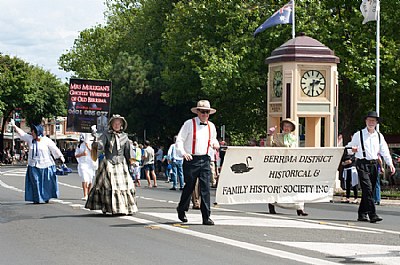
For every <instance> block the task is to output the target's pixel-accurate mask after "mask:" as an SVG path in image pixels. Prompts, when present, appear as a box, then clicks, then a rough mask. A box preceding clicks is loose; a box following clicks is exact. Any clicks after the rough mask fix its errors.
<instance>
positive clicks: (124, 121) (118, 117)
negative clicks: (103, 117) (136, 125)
mask: <svg viewBox="0 0 400 265" xmlns="http://www.w3.org/2000/svg"><path fill="white" fill-rule="evenodd" d="M116 119H120V120H121V121H122V131H125V130H126V128H128V123H127V122H126V120H125V118H124V117H122V116H121V115H119V114H114V115H112V117H111V119H110V121H109V122H108V128H110V129H112V125H111V124H112V123H113V121H114V120H116Z"/></svg>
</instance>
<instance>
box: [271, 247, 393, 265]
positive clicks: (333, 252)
mask: <svg viewBox="0 0 400 265" xmlns="http://www.w3.org/2000/svg"><path fill="white" fill-rule="evenodd" d="M270 242H272V243H276V244H281V245H285V246H290V247H295V248H301V249H307V250H312V251H316V252H320V253H324V254H325V255H330V256H332V257H335V258H337V259H339V262H340V263H342V264H343V263H349V264H350V263H351V264H359V263H373V264H384V265H397V264H400V246H390V245H377V244H351V243H323V242H287V241H270Z"/></svg>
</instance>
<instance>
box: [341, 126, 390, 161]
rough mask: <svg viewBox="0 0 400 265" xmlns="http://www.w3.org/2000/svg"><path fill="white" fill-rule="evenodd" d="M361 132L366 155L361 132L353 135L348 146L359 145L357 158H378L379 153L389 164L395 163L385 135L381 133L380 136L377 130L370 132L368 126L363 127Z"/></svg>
mask: <svg viewBox="0 0 400 265" xmlns="http://www.w3.org/2000/svg"><path fill="white" fill-rule="evenodd" d="M361 133H362V134H363V140H364V148H365V157H364V154H363V149H362V145H361V139H360V132H356V133H355V134H354V135H353V138H352V140H351V141H350V142H349V143H348V144H347V146H348V147H354V146H357V147H358V150H357V152H356V153H355V156H356V158H357V159H367V160H372V159H374V160H377V159H378V155H380V156H381V157H383V159H384V160H385V162H386V164H387V165H389V166H391V165H393V162H392V157H391V155H390V151H389V148H388V145H387V143H386V141H385V138H384V137H383V135H382V134H380V136H379V135H378V132H377V131H374V132H373V133H369V132H368V130H367V128H364V129H362V130H361ZM379 137H380V143H379Z"/></svg>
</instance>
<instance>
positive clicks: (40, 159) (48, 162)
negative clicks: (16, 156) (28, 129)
mask: <svg viewBox="0 0 400 265" xmlns="http://www.w3.org/2000/svg"><path fill="white" fill-rule="evenodd" d="M20 138H21V140H23V141H25V142H26V143H27V144H28V147H29V153H28V165H29V166H32V167H37V168H47V167H50V166H53V165H55V163H54V160H53V158H52V157H51V155H50V154H52V155H53V156H54V158H59V157H61V156H62V153H61V151H60V149H58V147H57V145H56V144H55V143H54V142H53V141H52V140H51V139H49V138H47V137H46V136H43V137H42V138H40V140H39V141H36V142H35V143H32V140H33V137H32V135H30V134H27V133H25V132H24V133H23V134H21V135H20ZM36 143H37V145H36Z"/></svg>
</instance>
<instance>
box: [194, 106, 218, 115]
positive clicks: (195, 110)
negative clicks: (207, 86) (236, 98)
mask: <svg viewBox="0 0 400 265" xmlns="http://www.w3.org/2000/svg"><path fill="white" fill-rule="evenodd" d="M199 109H201V110H209V111H210V114H214V113H215V112H217V110H216V109H213V108H202V107H193V108H191V109H190V110H191V111H192V112H193V113H195V114H197V110H199Z"/></svg>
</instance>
